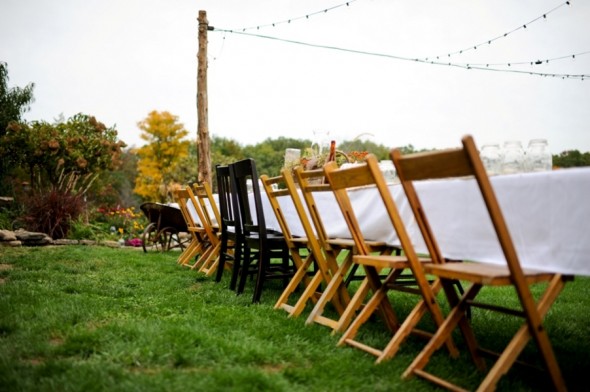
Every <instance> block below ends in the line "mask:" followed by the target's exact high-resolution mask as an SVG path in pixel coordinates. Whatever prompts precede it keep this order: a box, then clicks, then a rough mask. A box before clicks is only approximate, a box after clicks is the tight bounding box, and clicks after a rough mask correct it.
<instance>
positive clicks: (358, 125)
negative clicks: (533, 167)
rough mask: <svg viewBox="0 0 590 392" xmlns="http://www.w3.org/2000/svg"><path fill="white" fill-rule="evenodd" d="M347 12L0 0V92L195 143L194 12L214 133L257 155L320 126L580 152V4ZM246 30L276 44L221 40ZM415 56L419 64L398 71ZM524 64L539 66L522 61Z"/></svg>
mask: <svg viewBox="0 0 590 392" xmlns="http://www.w3.org/2000/svg"><path fill="white" fill-rule="evenodd" d="M343 3H345V0H190V1H189V0H0V14H1V15H2V23H0V61H3V62H6V63H8V71H9V77H10V80H9V86H15V85H16V86H21V87H24V86H25V85H26V84H28V83H34V84H35V89H34V96H35V102H34V103H33V104H32V107H31V110H30V112H28V113H27V114H26V119H27V120H46V121H50V122H52V121H53V120H54V119H56V118H58V117H59V116H60V115H62V114H63V116H65V117H66V118H67V117H70V116H72V115H74V114H76V113H79V112H82V113H86V114H91V115H94V116H96V117H97V119H98V120H100V121H102V122H104V123H105V124H106V125H107V126H116V128H117V130H118V131H119V136H120V138H121V139H122V140H124V141H125V142H126V143H127V144H128V145H140V144H141V143H142V141H141V139H140V138H139V134H140V131H139V129H138V128H137V122H139V121H141V120H143V119H144V118H145V117H146V116H147V115H148V113H149V112H150V111H152V110H158V111H165V110H166V111H169V112H171V113H172V114H174V115H176V116H178V117H179V120H180V122H182V123H183V124H184V125H185V126H186V128H187V130H188V131H189V132H190V134H191V137H195V135H196V129H197V111H196V72H197V58H196V55H197V49H198V41H197V28H198V25H197V16H198V13H199V10H205V11H207V17H208V20H209V24H210V25H211V26H213V27H214V28H215V29H216V30H214V31H209V33H208V36H209V46H208V58H209V69H208V74H209V78H208V89H209V131H210V133H211V135H213V136H222V137H228V138H232V139H235V140H237V141H239V142H240V143H242V144H253V143H257V142H260V141H263V140H264V139H266V138H268V137H272V138H276V137H279V136H285V137H294V138H298V139H304V138H308V139H312V138H313V131H315V130H324V131H329V132H330V134H331V136H332V138H333V139H335V140H336V141H337V142H338V141H342V140H351V139H353V138H355V137H357V136H359V135H363V136H362V138H363V139H369V140H372V141H374V142H377V143H382V144H384V145H386V146H391V147H394V146H404V145H407V144H412V145H414V146H415V147H417V148H443V147H448V146H456V145H458V143H459V139H460V137H461V136H462V135H463V134H467V133H471V134H473V135H474V136H475V138H476V142H477V143H478V144H479V145H483V144H484V143H488V142H499V143H502V142H503V141H505V140H507V139H517V140H520V141H522V142H523V144H525V145H526V144H527V143H528V141H529V140H530V139H532V138H539V137H540V138H546V139H548V141H549V146H550V148H551V150H552V152H553V153H557V152H560V151H564V150H567V149H578V150H580V151H590V53H586V54H582V53H585V52H590V1H587V0H584V1H582V0H572V1H570V3H571V6H567V5H565V1H560V0H519V1H514V0H494V1H489V0H473V1H464V0H449V1H440V0H412V1H401V0H356V1H354V0H351V1H349V5H348V6H346V5H344V6H342V7H336V6H338V5H340V4H343ZM562 5H563V6H562ZM332 7H335V8H332ZM323 10H327V12H322V11H323ZM318 12H319V13H318ZM306 15H309V17H308V18H306V17H305V16H306ZM543 15H545V16H546V17H543ZM537 18H540V19H537ZM289 19H291V20H292V21H291V23H281V22H285V21H287V20H289ZM272 23H274V24H275V26H274V27H273V26H268V25H271V24H272ZM525 24H526V28H524V25H525ZM255 26H262V27H260V29H256V28H254V29H250V30H246V31H245V33H248V34H254V35H261V36H267V37H273V38H279V39H280V40H278V39H270V38H264V37H260V36H254V35H244V34H237V33H227V32H223V31H220V30H223V29H226V30H234V31H240V32H242V31H243V28H248V27H255ZM265 26H267V27H265ZM504 33H509V34H507V35H506V36H505V37H504ZM496 38H497V39H496ZM286 41H297V42H299V43H300V44H296V43H293V42H286ZM488 41H491V43H490V44H487V42H488ZM304 44H306V45H304ZM480 44H481V45H480ZM474 46H476V48H477V49H474V48H473V47H474ZM328 47H330V48H338V50H336V49H330V48H328ZM340 49H346V50H352V52H351V51H346V50H340ZM460 50H463V53H461V54H460V53H456V54H453V55H452V56H450V57H449V56H448V54H449V53H455V52H458V51H460ZM355 51H356V52H355ZM359 52H363V53H359ZM368 53H373V55H371V54H368ZM574 54H578V56H576V58H575V59H574V58H573V57H572V55H574ZM437 56H438V57H439V59H438V60H437ZM560 57H566V58H564V59H561V60H557V58H560ZM413 58H419V59H422V60H425V59H426V58H428V61H427V62H416V61H408V60H404V59H413ZM553 59H556V60H553ZM536 60H542V61H543V64H540V65H530V62H531V61H536ZM545 60H550V61H549V63H547V62H546V61H545ZM430 61H439V62H445V63H448V62H452V63H453V64H470V66H471V67H472V68H473V67H479V66H478V65H474V64H481V67H482V68H489V69H492V68H493V69H508V70H524V71H527V72H534V73H541V74H563V75H580V74H584V75H587V76H586V77H585V78H584V79H585V80H583V81H582V80H580V78H575V77H569V78H567V77H565V79H563V78H562V77H551V76H539V75H530V74H528V73H514V72H497V71H490V70H478V69H464V68H460V67H454V66H448V65H437V64H430V63H428V62H430ZM508 63H510V64H511V65H510V66H508V65H507V64H508ZM517 63H526V64H521V65H518V64H517ZM486 64H499V65H490V66H488V67H486Z"/></svg>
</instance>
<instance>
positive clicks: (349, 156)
mask: <svg viewBox="0 0 590 392" xmlns="http://www.w3.org/2000/svg"><path fill="white" fill-rule="evenodd" d="M322 144H323V143H322V142H314V143H313V144H312V145H311V147H308V148H306V149H304V150H303V151H300V150H296V149H287V151H286V153H285V163H284V167H285V168H291V169H295V168H296V167H298V166H302V167H303V169H304V170H314V169H319V168H322V167H323V166H324V165H325V164H326V163H327V162H331V161H336V163H337V164H338V166H339V167H340V166H342V165H343V164H345V163H360V162H363V161H364V159H365V157H366V156H367V154H368V151H351V152H348V153H347V152H344V151H342V150H338V149H337V148H336V141H335V140H331V141H330V143H329V147H328V148H326V147H327V146H325V144H324V147H322Z"/></svg>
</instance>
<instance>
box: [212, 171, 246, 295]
mask: <svg viewBox="0 0 590 392" xmlns="http://www.w3.org/2000/svg"><path fill="white" fill-rule="evenodd" d="M215 173H216V177H217V193H218V196H219V214H220V216H221V224H220V228H221V248H220V250H219V263H218V265H217V274H216V276H215V281H216V282H220V281H221V278H222V277H223V271H224V270H225V269H228V266H229V268H231V271H232V274H231V280H230V284H229V288H230V289H231V290H235V289H236V285H237V281H238V266H237V265H236V260H238V261H239V260H240V258H241V257H242V251H243V247H244V235H243V233H242V225H241V223H240V216H239V214H238V213H237V207H236V206H237V199H235V195H234V194H233V193H232V190H231V180H230V174H229V166H221V165H216V166H215Z"/></svg>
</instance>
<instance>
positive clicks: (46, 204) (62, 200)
mask: <svg viewBox="0 0 590 392" xmlns="http://www.w3.org/2000/svg"><path fill="white" fill-rule="evenodd" d="M80 178H81V177H80V176H79V175H78V174H76V173H73V172H70V173H68V174H64V172H63V170H62V171H61V173H60V175H59V177H58V181H57V183H56V184H51V185H49V186H46V187H44V186H41V185H39V186H37V187H35V188H34V190H33V191H32V192H31V193H30V194H29V195H27V196H26V197H25V202H24V208H25V215H24V216H23V217H22V219H21V222H22V223H24V226H25V227H26V228H27V229H28V230H31V231H39V232H43V233H45V234H47V235H49V236H50V237H51V238H53V239H60V238H65V237H66V236H67V235H68V232H69V230H70V227H71V224H72V221H75V220H76V219H78V217H79V216H80V215H81V214H82V213H83V212H84V210H85V206H86V202H85V200H84V193H85V192H86V190H87V189H88V186H90V184H91V183H92V179H91V178H90V177H89V176H85V177H83V178H82V181H81V184H82V186H79V184H78V183H79V181H80Z"/></svg>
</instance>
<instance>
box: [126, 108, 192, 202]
mask: <svg viewBox="0 0 590 392" xmlns="http://www.w3.org/2000/svg"><path fill="white" fill-rule="evenodd" d="M137 126H138V127H139V129H141V130H142V134H141V138H142V139H143V140H145V141H146V142H147V144H146V145H144V146H143V147H140V148H139V149H138V150H137V155H138V158H139V159H138V162H137V174H138V175H137V178H136V180H135V189H134V190H133V191H134V192H135V193H136V194H138V195H139V196H141V197H143V198H144V199H146V200H151V201H158V202H161V203H165V202H168V201H170V197H169V194H170V192H169V191H170V189H171V187H173V186H175V184H176V183H177V182H178V179H176V178H174V174H175V172H176V168H177V167H178V166H179V164H180V163H181V162H182V161H183V160H184V159H186V158H187V157H188V155H189V143H190V142H189V141H188V140H183V138H185V137H186V136H187V135H188V131H187V130H186V129H185V128H184V125H183V124H182V123H180V122H178V117H177V116H174V115H172V114H170V113H169V112H166V111H164V112H158V111H155V110H154V111H152V112H150V113H149V115H148V116H147V117H146V118H145V119H144V120H143V121H140V122H138V123H137Z"/></svg>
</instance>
